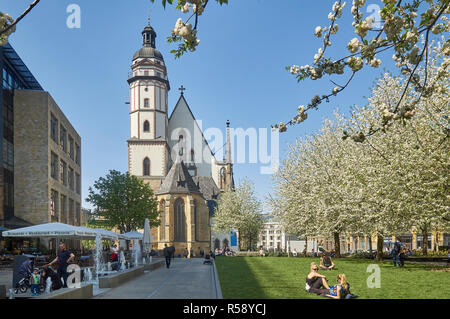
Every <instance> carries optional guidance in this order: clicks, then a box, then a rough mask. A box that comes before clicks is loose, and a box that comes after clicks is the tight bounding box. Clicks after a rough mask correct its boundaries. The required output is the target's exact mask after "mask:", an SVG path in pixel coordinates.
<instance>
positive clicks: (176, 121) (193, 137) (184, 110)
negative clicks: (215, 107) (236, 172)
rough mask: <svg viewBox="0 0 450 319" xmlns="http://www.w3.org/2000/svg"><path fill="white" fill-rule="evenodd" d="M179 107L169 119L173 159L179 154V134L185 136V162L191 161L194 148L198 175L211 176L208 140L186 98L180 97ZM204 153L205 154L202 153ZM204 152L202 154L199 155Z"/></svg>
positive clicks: (210, 155)
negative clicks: (190, 110)
mask: <svg viewBox="0 0 450 319" xmlns="http://www.w3.org/2000/svg"><path fill="white" fill-rule="evenodd" d="M178 103H181V104H180V105H178V107H176V108H175V110H174V113H173V114H172V115H171V118H170V121H169V146H170V148H171V149H174V150H175V151H174V152H172V155H173V156H172V159H174V160H175V157H174V155H176V156H178V153H177V152H176V150H177V149H176V147H175V146H177V144H178V143H179V140H178V138H179V135H180V134H182V135H183V136H184V140H185V142H184V146H183V147H184V152H183V154H184V155H185V157H184V158H183V160H184V161H185V162H188V163H189V162H190V153H191V149H193V150H194V155H195V156H194V157H195V165H196V166H197V175H198V176H211V157H212V154H211V151H210V149H209V146H208V144H207V143H206V140H205V139H204V138H203V134H202V132H201V130H200V128H199V126H198V125H197V123H196V122H195V119H194V118H193V117H192V114H191V112H189V109H188V106H187V105H186V103H185V101H184V99H180V100H179V102H178ZM202 153H203V154H202ZM199 154H202V156H199Z"/></svg>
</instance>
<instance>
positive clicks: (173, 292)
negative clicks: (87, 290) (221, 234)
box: [94, 258, 222, 299]
mask: <svg viewBox="0 0 450 319" xmlns="http://www.w3.org/2000/svg"><path fill="white" fill-rule="evenodd" d="M94 298H95V299H221V298H222V293H221V291H220V285H219V282H218V279H217V274H216V273H215V269H214V265H204V264H203V259H202V258H193V259H180V258H175V260H174V261H172V264H171V266H170V269H167V268H166V267H165V265H164V267H161V268H158V269H156V270H154V271H151V272H146V273H145V274H144V275H142V276H139V277H138V278H136V279H134V280H132V281H130V282H128V283H126V284H123V285H121V286H119V287H117V288H112V289H108V290H107V291H105V292H104V293H102V294H100V295H97V296H96V297H94Z"/></svg>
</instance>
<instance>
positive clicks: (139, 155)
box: [129, 143, 166, 176]
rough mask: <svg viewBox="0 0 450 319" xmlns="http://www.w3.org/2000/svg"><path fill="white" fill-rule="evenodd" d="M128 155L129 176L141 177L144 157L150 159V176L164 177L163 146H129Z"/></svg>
mask: <svg viewBox="0 0 450 319" xmlns="http://www.w3.org/2000/svg"><path fill="white" fill-rule="evenodd" d="M129 147H130V154H129V163H130V174H132V175H135V176H142V175H143V162H144V159H145V158H146V157H148V158H149V159H150V175H151V176H165V175H166V172H165V171H164V166H165V165H164V164H165V163H164V162H163V161H164V158H166V156H165V154H164V153H165V152H166V147H165V146H164V145H163V144H148V143H143V144H131V145H130V146H129Z"/></svg>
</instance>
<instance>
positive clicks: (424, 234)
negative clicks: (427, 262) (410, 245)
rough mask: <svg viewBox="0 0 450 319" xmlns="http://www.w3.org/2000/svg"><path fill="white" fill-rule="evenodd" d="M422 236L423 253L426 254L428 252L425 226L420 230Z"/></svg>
mask: <svg viewBox="0 0 450 319" xmlns="http://www.w3.org/2000/svg"><path fill="white" fill-rule="evenodd" d="M422 237H423V255H424V256H426V255H427V254H428V229H427V227H425V228H424V229H423V230H422Z"/></svg>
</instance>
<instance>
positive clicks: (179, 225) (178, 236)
mask: <svg viewBox="0 0 450 319" xmlns="http://www.w3.org/2000/svg"><path fill="white" fill-rule="evenodd" d="M174 208H175V211H174V241H177V242H185V241H186V216H185V213H184V200H183V199H181V198H178V199H177V200H176V201H175V205H174Z"/></svg>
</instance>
